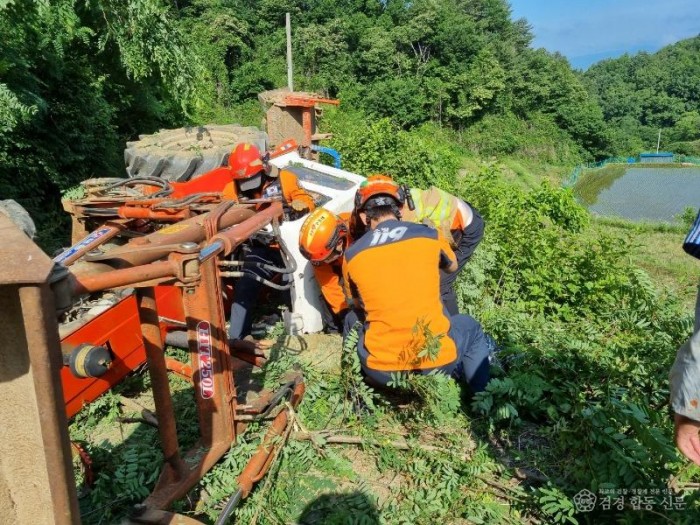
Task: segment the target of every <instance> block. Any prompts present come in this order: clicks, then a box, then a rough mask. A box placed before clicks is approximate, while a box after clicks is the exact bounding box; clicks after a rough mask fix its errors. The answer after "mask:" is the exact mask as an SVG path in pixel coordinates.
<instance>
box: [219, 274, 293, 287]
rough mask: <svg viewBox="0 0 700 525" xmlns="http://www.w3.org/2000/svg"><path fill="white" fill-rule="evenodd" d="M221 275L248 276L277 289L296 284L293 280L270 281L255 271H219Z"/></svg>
mask: <svg viewBox="0 0 700 525" xmlns="http://www.w3.org/2000/svg"><path fill="white" fill-rule="evenodd" d="M219 275H221V277H248V278H249V279H253V280H255V281H258V282H259V283H263V284H264V285H265V286H269V287H270V288H274V289H275V290H282V291H284V290H289V289H290V288H291V287H292V285H293V284H294V283H293V282H290V283H288V284H277V283H273V282H272V281H268V280H267V279H265V278H263V277H260V276H259V275H255V274H254V273H246V272H219Z"/></svg>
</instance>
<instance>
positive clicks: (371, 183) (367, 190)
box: [355, 173, 406, 211]
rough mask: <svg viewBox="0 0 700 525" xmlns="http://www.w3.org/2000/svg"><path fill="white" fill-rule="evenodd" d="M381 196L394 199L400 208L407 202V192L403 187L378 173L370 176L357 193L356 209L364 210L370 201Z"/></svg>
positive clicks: (388, 202)
mask: <svg viewBox="0 0 700 525" xmlns="http://www.w3.org/2000/svg"><path fill="white" fill-rule="evenodd" d="M380 195H384V196H388V197H391V198H393V199H394V200H395V201H396V204H398V206H403V204H404V202H405V201H406V191H405V190H404V188H403V187H401V186H399V185H398V184H396V183H395V182H394V181H393V180H392V178H391V177H389V176H388V175H381V174H378V173H377V174H374V175H370V176H369V177H367V179H366V180H365V181H364V182H363V183H362V184H360V187H359V188H358V190H357V193H355V209H356V210H358V211H360V210H362V209H363V208H364V207H365V204H367V201H368V200H369V199H371V198H372V197H378V196H380ZM390 203H391V201H388V200H387V203H386V204H390Z"/></svg>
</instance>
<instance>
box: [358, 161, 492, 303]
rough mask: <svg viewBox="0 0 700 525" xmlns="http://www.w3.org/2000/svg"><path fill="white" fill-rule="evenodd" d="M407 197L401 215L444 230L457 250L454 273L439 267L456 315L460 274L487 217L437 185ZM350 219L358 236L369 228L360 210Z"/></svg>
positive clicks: (443, 287)
mask: <svg viewBox="0 0 700 525" xmlns="http://www.w3.org/2000/svg"><path fill="white" fill-rule="evenodd" d="M367 180H368V181H369V182H372V181H381V180H387V181H391V177H389V176H387V175H380V174H375V175H370V176H369V177H368V178H367ZM406 199H407V200H408V203H409V204H410V205H409V206H404V207H403V208H402V210H401V219H402V220H404V221H406V222H416V223H423V224H427V225H429V226H432V227H433V228H435V229H436V230H438V231H440V233H442V235H443V236H444V237H445V238H446V239H447V240H448V241H449V242H450V246H451V247H452V249H453V250H454V253H455V256H456V257H457V271H456V272H452V273H448V272H445V271H444V270H441V271H440V295H441V296H442V304H443V305H444V306H445V308H446V309H447V313H448V314H449V315H457V314H458V313H459V306H458V305H457V295H456V294H455V290H454V285H455V282H456V280H457V275H458V274H459V272H461V271H462V268H464V266H465V265H466V264H467V261H469V259H470V258H471V256H472V255H473V254H474V251H475V250H476V247H477V246H478V245H479V243H480V242H481V239H483V237H484V220H483V219H482V218H481V215H479V212H478V211H476V209H474V208H473V207H472V206H471V205H470V204H468V203H466V202H464V201H463V200H462V199H460V198H458V197H455V196H454V195H451V194H449V193H447V192H446V191H443V190H441V189H439V188H436V187H435V186H432V187H431V188H430V189H428V190H421V189H418V188H411V189H410V191H409V192H408V193H407V194H406ZM350 222H351V233H352V234H353V235H354V236H355V237H356V238H359V237H360V236H361V235H362V234H363V233H364V232H365V231H366V226H365V224H363V223H362V222H361V221H360V220H359V219H358V217H357V210H355V214H354V216H353V217H352V218H351V220H350Z"/></svg>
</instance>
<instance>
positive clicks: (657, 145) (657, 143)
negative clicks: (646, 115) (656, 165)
mask: <svg viewBox="0 0 700 525" xmlns="http://www.w3.org/2000/svg"><path fill="white" fill-rule="evenodd" d="M660 144H661V130H659V139H658V140H657V141H656V153H657V154H658V153H659V145H660Z"/></svg>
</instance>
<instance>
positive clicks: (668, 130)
mask: <svg viewBox="0 0 700 525" xmlns="http://www.w3.org/2000/svg"><path fill="white" fill-rule="evenodd" d="M583 78H584V81H585V83H586V85H587V86H588V87H589V89H590V91H591V92H592V93H593V94H594V95H595V98H596V99H597V100H598V102H599V104H600V106H601V108H602V110H603V114H604V116H605V120H606V122H608V124H609V125H610V128H611V129H612V130H615V131H614V147H615V151H616V152H617V153H618V154H636V153H638V152H639V151H644V150H653V149H654V147H655V146H656V143H657V139H658V135H657V134H658V132H659V131H661V148H662V149H663V150H666V151H674V152H677V153H684V154H686V155H698V154H700V142H698V141H699V140H700V82H698V78H700V36H696V37H695V38H690V39H687V40H683V41H681V42H678V43H676V44H673V45H670V46H667V47H665V48H663V49H662V50H661V51H659V52H658V53H655V54H649V53H639V54H637V55H634V56H629V55H624V56H623V57H621V58H617V59H611V60H604V61H602V62H599V63H598V64H595V65H593V66H591V68H590V69H588V71H586V73H585V74H584V76H583Z"/></svg>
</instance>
